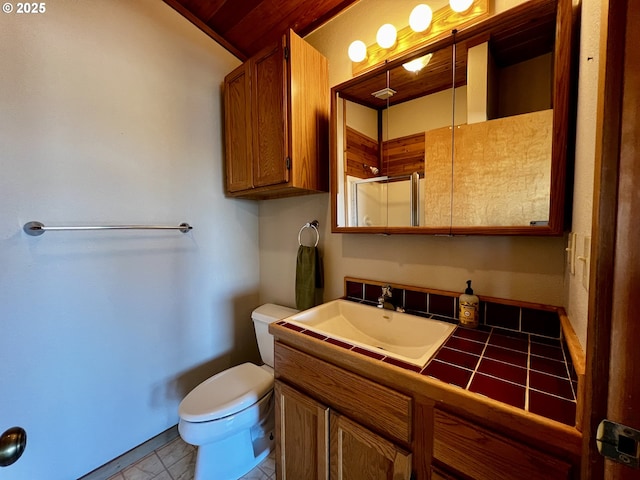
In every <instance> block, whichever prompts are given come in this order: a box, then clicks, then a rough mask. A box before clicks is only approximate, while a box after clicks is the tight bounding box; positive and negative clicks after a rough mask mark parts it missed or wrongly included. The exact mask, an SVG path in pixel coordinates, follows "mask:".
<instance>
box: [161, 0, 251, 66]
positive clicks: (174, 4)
mask: <svg viewBox="0 0 640 480" xmlns="http://www.w3.org/2000/svg"><path fill="white" fill-rule="evenodd" d="M163 1H164V3H166V4H167V5H169V6H170V7H171V8H173V9H174V10H175V11H176V12H178V13H179V14H180V15H182V16H183V17H184V18H186V19H187V20H189V21H190V22H191V23H193V24H194V25H195V26H196V27H198V28H199V29H200V30H202V31H203V32H204V33H206V34H207V35H209V37H211V38H212V39H213V40H215V41H216V42H218V43H219V44H220V45H222V47H224V48H225V49H226V50H228V51H229V52H230V53H231V54H233V55H235V56H236V57H237V58H239V59H240V60H241V61H243V62H244V61H245V60H247V59H248V58H249V56H248V55H247V54H246V53H244V52H241V51H240V50H238V49H237V48H236V47H234V46H233V45H231V44H230V43H229V42H227V41H226V40H225V39H224V37H221V36H220V35H218V34H217V33H216V32H215V31H214V30H213V29H211V27H209V25H207V24H206V23H204V22H203V21H202V20H200V19H199V18H198V17H196V16H195V15H194V14H193V13H191V12H190V11H189V10H187V9H186V8H185V7H184V6H183V5H182V4H181V3H180V2H179V1H177V0H163Z"/></svg>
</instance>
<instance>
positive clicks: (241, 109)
mask: <svg viewBox="0 0 640 480" xmlns="http://www.w3.org/2000/svg"><path fill="white" fill-rule="evenodd" d="M225 130H226V138H225V140H226V164H227V165H226V176H227V178H226V194H227V195H228V196H231V197H241V198H251V199H256V200H264V199H268V198H280V197H288V196H294V195H304V194H308V193H314V192H326V191H327V190H328V189H329V186H328V176H329V165H328V145H329V75H328V66H327V59H326V58H324V57H323V56H322V55H321V54H320V53H319V52H318V51H316V50H315V49H314V48H313V47H312V46H311V45H309V44H308V43H306V42H305V41H304V40H302V39H301V38H300V37H298V36H297V35H296V34H295V33H294V32H293V31H292V30H290V31H289V32H287V33H286V34H285V35H283V36H282V39H281V40H280V42H278V43H277V44H274V45H270V46H267V47H265V48H264V49H263V50H262V51H261V52H260V53H259V54H257V55H256V56H255V57H252V58H251V59H249V60H247V61H246V62H245V63H244V64H243V65H242V67H240V68H238V69H236V70H234V71H233V72H231V73H230V74H229V75H227V77H226V78H225Z"/></svg>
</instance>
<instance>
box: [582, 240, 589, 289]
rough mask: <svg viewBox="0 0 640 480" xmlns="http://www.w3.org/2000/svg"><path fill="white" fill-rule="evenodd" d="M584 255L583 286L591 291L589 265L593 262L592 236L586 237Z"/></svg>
mask: <svg viewBox="0 0 640 480" xmlns="http://www.w3.org/2000/svg"><path fill="white" fill-rule="evenodd" d="M582 257H583V258H584V265H583V266H582V286H583V287H584V288H585V290H587V291H589V273H590V272H589V266H590V263H591V237H584V246H583V248H582Z"/></svg>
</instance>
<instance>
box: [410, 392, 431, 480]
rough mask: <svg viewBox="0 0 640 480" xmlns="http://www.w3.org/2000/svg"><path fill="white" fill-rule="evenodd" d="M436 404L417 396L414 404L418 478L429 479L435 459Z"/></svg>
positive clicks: (414, 438)
mask: <svg viewBox="0 0 640 480" xmlns="http://www.w3.org/2000/svg"><path fill="white" fill-rule="evenodd" d="M434 406H435V402H434V401H433V400H431V399H429V398H427V397H420V396H416V397H415V398H414V403H413V424H414V425H415V426H416V428H415V430H414V437H413V445H412V446H411V451H412V452H415V453H414V455H413V471H414V472H415V473H416V478H417V479H418V480H420V479H427V478H429V470H430V469H431V460H432V458H433V408H434Z"/></svg>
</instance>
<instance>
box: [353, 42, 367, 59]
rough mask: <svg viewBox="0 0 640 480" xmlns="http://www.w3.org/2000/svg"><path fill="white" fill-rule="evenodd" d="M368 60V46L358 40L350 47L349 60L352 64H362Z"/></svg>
mask: <svg viewBox="0 0 640 480" xmlns="http://www.w3.org/2000/svg"><path fill="white" fill-rule="evenodd" d="M365 58H367V46H366V45H365V44H364V42H363V41H362V40H356V41H354V42H351V45H349V59H350V60H351V61H352V62H362V61H363V60H364V59H365Z"/></svg>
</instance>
